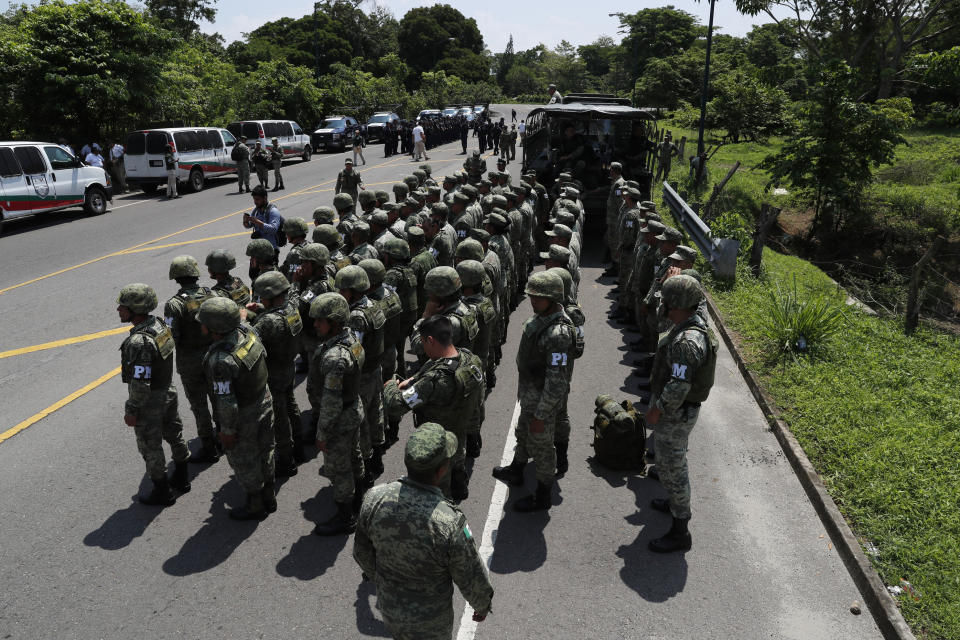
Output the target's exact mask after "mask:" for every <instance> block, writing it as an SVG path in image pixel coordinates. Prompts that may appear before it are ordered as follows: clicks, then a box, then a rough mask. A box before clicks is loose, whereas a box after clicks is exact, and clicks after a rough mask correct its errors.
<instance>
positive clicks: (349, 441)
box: [323, 427, 364, 503]
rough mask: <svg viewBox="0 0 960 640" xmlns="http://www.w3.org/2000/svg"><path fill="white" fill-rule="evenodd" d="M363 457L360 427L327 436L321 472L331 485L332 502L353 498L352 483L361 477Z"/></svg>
mask: <svg viewBox="0 0 960 640" xmlns="http://www.w3.org/2000/svg"><path fill="white" fill-rule="evenodd" d="M363 472H364V469H363V458H362V457H361V456H360V429H359V428H357V427H354V428H353V429H349V430H347V431H341V432H340V433H335V434H332V435H330V436H328V437H327V450H326V451H325V452H324V454H323V473H324V475H326V476H327V478H329V479H330V484H331V485H332V486H333V500H334V502H340V503H344V502H350V501H351V500H353V490H354V483H355V481H356V480H359V479H360V478H362V477H363Z"/></svg>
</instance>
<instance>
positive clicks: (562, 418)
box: [553, 360, 574, 442]
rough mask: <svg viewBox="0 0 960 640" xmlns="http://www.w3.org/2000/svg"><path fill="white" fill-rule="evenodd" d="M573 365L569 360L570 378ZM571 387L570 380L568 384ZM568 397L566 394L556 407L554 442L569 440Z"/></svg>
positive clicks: (571, 378) (571, 377)
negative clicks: (558, 406)
mask: <svg viewBox="0 0 960 640" xmlns="http://www.w3.org/2000/svg"><path fill="white" fill-rule="evenodd" d="M573 367H574V361H572V360H571V361H570V380H571V381H572V380H573ZM570 387H571V388H573V384H572V382H571V385H570ZM569 398H570V396H569V395H568V396H567V397H566V398H564V399H563V402H561V403H560V408H559V409H557V427H556V432H555V433H554V434H553V441H554V442H570V412H569V411H568V410H567V400H568V399H569Z"/></svg>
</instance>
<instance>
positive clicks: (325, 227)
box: [313, 224, 343, 249]
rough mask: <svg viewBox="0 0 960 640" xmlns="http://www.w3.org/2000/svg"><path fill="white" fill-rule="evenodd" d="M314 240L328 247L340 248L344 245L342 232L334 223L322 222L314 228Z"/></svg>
mask: <svg viewBox="0 0 960 640" xmlns="http://www.w3.org/2000/svg"><path fill="white" fill-rule="evenodd" d="M313 241H314V242H318V243H320V244H322V245H323V246H325V247H326V248H327V249H339V248H340V247H342V246H343V238H341V237H340V232H339V231H337V228H336V227H335V226H333V225H332V224H321V225H319V226H318V227H317V228H316V229H314V230H313Z"/></svg>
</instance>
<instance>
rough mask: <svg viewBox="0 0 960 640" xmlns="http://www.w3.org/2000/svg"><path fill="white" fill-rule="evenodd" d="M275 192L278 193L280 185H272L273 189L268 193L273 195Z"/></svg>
mask: <svg viewBox="0 0 960 640" xmlns="http://www.w3.org/2000/svg"><path fill="white" fill-rule="evenodd" d="M275 191H280V185H279V184H275V185H273V189H270V192H271V193H273V192H275Z"/></svg>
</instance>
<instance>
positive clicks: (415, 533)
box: [353, 423, 493, 640]
mask: <svg viewBox="0 0 960 640" xmlns="http://www.w3.org/2000/svg"><path fill="white" fill-rule="evenodd" d="M456 448H457V443H456V439H455V438H454V436H453V435H452V434H450V433H449V432H446V431H444V430H443V428H442V427H441V426H440V425H437V424H433V423H426V424H423V425H421V426H420V428H419V429H417V430H416V431H415V432H414V433H413V434H412V435H411V436H410V439H409V440H408V441H407V445H406V450H405V451H404V456H403V460H404V463H405V465H406V468H407V475H406V477H404V478H401V479H400V480H398V481H396V482H391V483H389V484H384V485H380V486H378V487H375V488H373V489H371V490H370V491H369V492H368V493H367V496H366V497H365V498H364V501H363V507H362V508H361V510H360V517H359V519H358V523H357V533H356V536H355V538H354V544H353V557H354V559H355V560H356V561H357V564H358V565H359V566H360V570H361V571H362V572H363V575H365V576H367V578H368V579H369V580H371V581H373V583H374V584H375V585H376V587H377V608H378V609H379V610H380V612H381V613H382V614H383V620H384V623H385V624H386V626H387V628H388V629H389V630H390V633H391V635H392V636H393V637H394V638H395V639H396V640H450V638H452V637H453V623H454V611H453V584H454V583H455V584H456V585H457V587H459V589H460V592H461V593H462V594H463V597H464V599H465V600H466V601H467V604H469V605H470V606H471V607H472V608H473V610H474V614H473V619H474V620H475V621H477V622H480V621H482V620H483V619H484V618H486V616H487V615H488V614H489V612H490V606H491V601H492V599H493V587H492V586H491V585H490V579H489V577H488V575H487V571H486V568H485V567H484V564H483V560H482V559H481V558H480V554H479V553H478V552H477V546H476V543H475V541H474V539H473V532H472V531H471V530H470V527H469V525H467V520H466V518H465V517H464V515H463V513H462V512H461V511H460V509H459V508H458V507H457V506H455V505H453V504H451V503H450V502H448V501H447V500H445V499H444V496H443V493H442V492H441V490H440V488H439V486H438V485H439V483H440V482H441V479H442V478H443V477H444V476H446V475H448V471H447V469H448V468H449V466H450V458H451V457H452V456H453V455H455V451H456Z"/></svg>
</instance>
